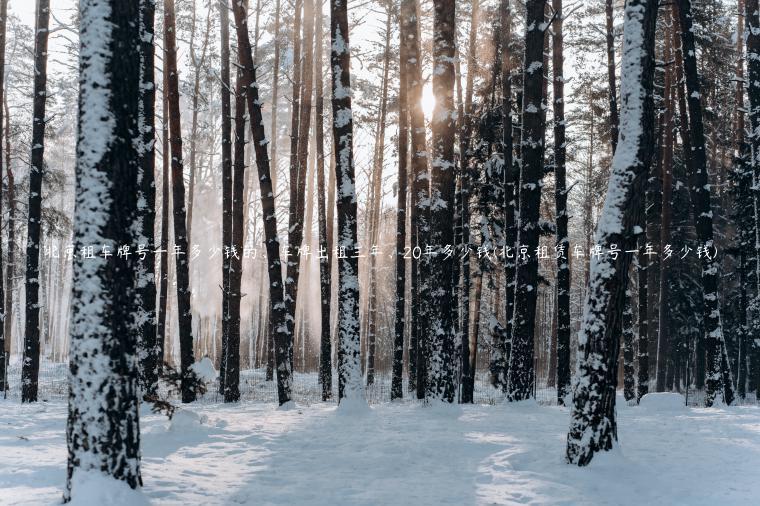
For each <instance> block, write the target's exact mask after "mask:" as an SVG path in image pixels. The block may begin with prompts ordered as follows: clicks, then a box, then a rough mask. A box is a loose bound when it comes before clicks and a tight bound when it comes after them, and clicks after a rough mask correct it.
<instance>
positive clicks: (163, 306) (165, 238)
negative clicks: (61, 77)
mask: <svg viewBox="0 0 760 506" xmlns="http://www.w3.org/2000/svg"><path fill="white" fill-rule="evenodd" d="M163 74H164V77H163V93H162V97H161V104H162V113H163V119H162V123H163V125H162V132H161V150H162V153H161V165H162V166H161V259H160V265H159V269H160V271H161V281H160V283H159V284H160V286H159V295H158V327H157V334H158V335H157V339H158V341H157V342H156V344H157V346H158V369H159V374H160V372H161V370H162V368H163V362H164V346H165V344H166V343H165V341H166V333H167V332H166V328H167V327H166V314H167V311H168V307H169V212H170V211H169V200H170V199H171V196H170V194H169V185H170V184H171V183H170V181H169V170H170V164H169V157H170V156H171V148H170V147H169V115H168V114H167V112H168V110H169V105H168V104H169V92H168V86H167V84H166V83H167V72H166V58H164V72H163Z"/></svg>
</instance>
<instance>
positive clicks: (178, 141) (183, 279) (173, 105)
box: [164, 0, 196, 403]
mask: <svg viewBox="0 0 760 506" xmlns="http://www.w3.org/2000/svg"><path fill="white" fill-rule="evenodd" d="M175 32H176V24H175V9H174V0H165V3H164V44H165V46H166V56H165V57H166V70H167V72H168V79H167V86H168V95H169V96H168V101H169V132H170V133H169V138H170V139H169V143H170V144H171V154H172V157H171V171H172V174H171V179H172V204H173V207H174V217H173V218H174V220H173V221H174V243H175V264H176V269H177V271H176V274H177V313H178V316H179V348H180V370H181V374H182V385H181V389H182V402H184V403H187V402H193V401H194V400H195V397H196V392H195V391H194V389H193V387H192V383H193V380H194V378H193V376H194V373H193V372H192V369H190V366H192V365H193V361H194V353H193V313H192V309H191V306H190V298H191V295H190V263H189V254H190V252H189V249H188V238H187V227H186V224H187V220H186V209H185V181H184V164H183V162H182V124H181V117H180V107H179V75H178V73H177V43H176V37H175V35H176V33H175Z"/></svg>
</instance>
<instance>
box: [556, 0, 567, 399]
mask: <svg viewBox="0 0 760 506" xmlns="http://www.w3.org/2000/svg"><path fill="white" fill-rule="evenodd" d="M552 7H553V8H554V12H555V14H554V16H555V17H554V22H553V27H552V28H553V32H554V34H553V36H552V43H553V47H552V56H553V61H552V72H553V77H554V87H553V92H554V180H555V183H554V184H555V187H554V200H555V202H556V212H557V214H556V218H555V220H556V229H557V243H556V246H557V255H556V256H557V288H556V297H557V401H558V402H559V403H560V404H564V399H565V396H566V395H567V394H568V393H569V392H570V259H569V250H570V239H569V238H568V232H567V222H568V215H567V181H566V167H565V159H566V148H565V145H566V140H565V77H564V72H563V64H564V56H563V52H562V44H563V38H562V24H563V18H562V0H553V1H552Z"/></svg>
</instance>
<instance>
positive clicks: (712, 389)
mask: <svg viewBox="0 0 760 506" xmlns="http://www.w3.org/2000/svg"><path fill="white" fill-rule="evenodd" d="M678 17H679V21H680V28H681V40H682V44H683V60H684V74H685V77H686V96H687V105H688V107H689V131H690V133H691V157H690V158H691V160H690V161H691V167H690V168H691V171H690V173H691V174H690V178H689V179H690V186H691V189H690V190H691V196H692V203H693V205H694V219H695V221H696V224H695V226H696V230H697V238H698V239H699V242H700V243H701V244H702V245H703V246H704V247H705V248H707V250H708V251H710V252H713V251H714V249H713V248H714V244H713V219H712V209H711V203H710V186H709V183H708V175H707V157H706V153H705V134H704V126H703V124H702V104H701V98H700V84H699V74H698V72H697V56H696V48H695V45H694V32H693V31H692V24H693V19H692V13H691V1H690V0H679V2H678ZM716 257H717V253H716V254H713V255H712V258H709V257H708V255H703V257H702V298H703V304H704V320H705V332H706V334H707V382H706V383H707V385H706V386H707V388H706V392H705V404H706V405H707V406H708V407H709V406H711V405H712V404H713V402H714V401H715V397H716V395H719V394H721V390H722V396H723V402H725V403H726V404H731V403H732V402H733V400H734V387H733V380H732V378H731V373H730V371H729V370H728V367H727V365H728V364H727V363H726V364H725V366H726V367H724V366H723V365H724V364H722V363H723V362H724V361H723V360H721V357H722V355H723V353H724V349H725V346H726V343H725V341H724V339H723V326H722V323H721V317H720V313H721V311H720V300H719V297H718V277H719V274H718V270H719V268H720V264H719V262H718V260H717V258H716Z"/></svg>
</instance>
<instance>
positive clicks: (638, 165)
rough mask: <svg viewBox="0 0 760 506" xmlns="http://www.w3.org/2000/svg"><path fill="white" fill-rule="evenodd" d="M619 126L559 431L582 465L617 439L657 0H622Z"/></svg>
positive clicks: (648, 136) (648, 137)
mask: <svg viewBox="0 0 760 506" xmlns="http://www.w3.org/2000/svg"><path fill="white" fill-rule="evenodd" d="M624 16H625V21H624V23H625V25H624V40H623V60H622V68H623V77H624V78H623V80H622V83H621V86H622V89H621V93H620V95H621V97H622V103H621V114H620V117H621V131H620V138H619V140H618V143H619V145H618V149H617V150H616V152H615V157H614V159H613V166H612V173H611V175H610V181H609V187H608V190H607V197H606V199H605V203H604V209H603V210H602V219H601V220H600V222H599V224H598V226H597V231H596V244H597V245H598V246H600V247H601V248H602V249H603V251H605V253H607V254H606V255H603V256H601V257H592V259H591V268H590V274H589V289H588V294H587V296H586V304H585V311H584V315H583V321H582V323H581V331H580V333H579V336H578V357H579V358H578V362H579V363H578V378H577V379H576V382H575V385H574V388H573V394H574V395H573V408H572V415H571V421H570V431H569V433H568V436H567V460H568V462H570V463H573V464H577V465H579V466H585V465H587V464H588V463H589V462H591V459H592V458H593V456H594V454H595V453H596V452H599V451H605V450H609V449H611V448H612V445H613V442H614V441H615V440H616V439H617V424H616V421H615V390H616V387H617V363H618V356H619V351H620V343H619V335H620V332H621V330H622V316H623V307H624V299H625V292H626V290H627V285H628V276H627V275H626V273H627V272H628V268H629V266H630V264H631V254H630V253H624V254H621V253H617V254H612V253H611V252H610V249H611V247H612V246H613V245H614V246H617V247H618V249H623V250H625V249H630V246H631V245H632V244H633V243H634V240H635V234H636V232H637V230H636V228H637V227H640V225H639V223H640V222H641V218H642V217H641V211H642V205H641V203H640V202H638V201H637V200H638V199H640V198H641V193H642V189H643V185H644V181H645V177H646V174H647V169H648V166H649V164H650V163H651V160H652V156H653V152H654V103H653V90H652V86H653V84H652V81H653V75H654V33H655V25H656V19H657V2H654V1H652V0H630V1H629V2H628V3H627V4H626V8H625V14H624Z"/></svg>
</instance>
